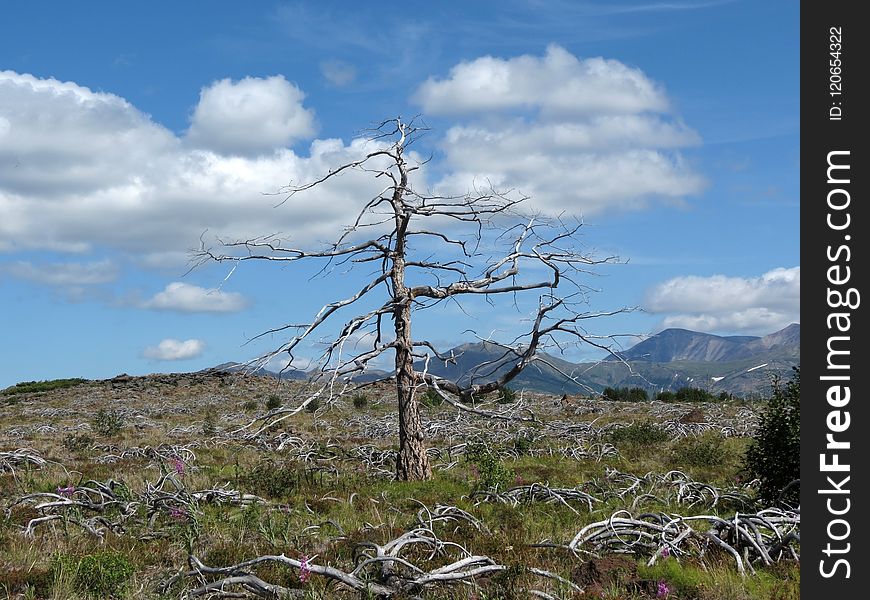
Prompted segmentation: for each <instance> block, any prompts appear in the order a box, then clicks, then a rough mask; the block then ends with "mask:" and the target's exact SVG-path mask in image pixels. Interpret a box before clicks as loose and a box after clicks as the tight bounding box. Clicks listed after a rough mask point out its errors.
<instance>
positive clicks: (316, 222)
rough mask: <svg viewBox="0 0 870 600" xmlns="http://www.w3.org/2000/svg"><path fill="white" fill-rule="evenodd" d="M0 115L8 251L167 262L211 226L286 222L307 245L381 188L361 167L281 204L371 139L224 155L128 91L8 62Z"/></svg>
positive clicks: (281, 227)
mask: <svg viewBox="0 0 870 600" xmlns="http://www.w3.org/2000/svg"><path fill="white" fill-rule="evenodd" d="M281 85H283V84H281ZM287 85H289V84H287ZM279 87H280V86H279ZM294 89H295V88H294ZM0 117H2V119H3V120H4V121H3V122H4V123H7V124H8V126H4V129H3V133H0V135H2V141H0V214H2V215H3V218H2V219H0V252H3V251H7V252H10V251H19V250H32V249H39V250H56V251H65V252H86V251H89V250H92V249H95V248H109V249H113V250H120V251H122V252H124V253H126V254H128V255H132V256H135V257H136V259H137V261H139V262H140V263H141V264H144V265H149V264H152V265H157V264H160V265H163V266H166V265H167V261H170V262H171V261H173V260H178V259H182V261H181V262H182V263H183V259H185V258H186V257H187V256H188V254H187V252H188V251H189V249H190V248H192V247H196V246H198V245H199V237H200V235H202V234H203V232H205V231H208V234H207V236H206V242H207V243H208V242H209V241H211V240H212V239H213V237H214V236H223V237H224V238H228V239H247V238H253V237H257V236H261V235H264V234H268V233H278V234H281V236H282V238H283V239H285V240H289V241H290V243H292V244H295V245H307V244H312V243H318V242H323V241H330V240H332V239H333V238H334V237H335V234H336V232H337V231H339V230H340V227H341V226H342V225H345V224H347V220H348V215H350V214H355V211H356V210H358V209H359V207H360V198H364V197H372V196H374V195H375V194H377V193H378V192H379V191H380V189H381V184H380V181H374V180H373V178H372V177H371V176H370V175H369V174H367V173H361V172H358V171H352V172H348V173H346V174H343V175H342V176H341V177H338V178H336V179H334V180H333V181H332V182H330V184H328V185H325V186H319V187H318V188H317V189H313V190H311V191H310V192H307V193H306V194H305V195H304V197H302V196H299V197H297V198H294V199H293V200H291V201H290V202H287V203H285V204H284V205H283V206H281V207H280V208H275V205H276V204H277V203H278V202H279V201H280V200H281V199H282V197H280V196H278V197H276V196H269V195H264V192H265V193H268V192H274V191H276V190H278V189H280V188H281V187H282V186H285V185H287V184H288V183H289V182H291V181H292V182H295V183H300V182H308V181H312V180H314V179H317V178H319V177H321V176H322V175H323V174H324V173H326V172H327V171H328V170H329V169H331V168H334V167H336V166H337V165H339V164H343V163H345V162H349V161H351V160H354V159H357V158H359V156H360V155H361V153H365V152H367V151H370V150H371V149H372V148H373V147H374V145H373V144H371V143H370V142H367V141H365V140H354V141H352V142H350V143H348V144H345V143H344V142H342V141H341V140H337V139H327V140H315V141H314V142H312V143H311V145H310V148H309V151H308V153H307V154H306V155H301V154H297V153H295V152H294V151H292V150H289V149H281V150H276V151H275V152H274V153H272V154H269V155H263V156H258V157H245V156H224V155H221V154H218V153H215V152H211V151H205V150H197V149H191V148H190V147H188V145H186V144H185V143H184V141H183V140H181V139H179V138H178V137H177V136H176V135H174V134H173V133H172V132H170V131H169V130H167V129H166V128H164V127H163V126H161V125H159V124H157V123H155V122H153V121H152V120H151V119H150V118H149V117H148V116H147V115H144V114H143V113H141V112H139V111H138V110H137V109H136V108H135V107H133V106H132V105H130V104H129V103H128V102H126V101H125V100H123V99H122V98H119V97H117V96H114V95H112V94H107V93H98V92H92V91H91V90H89V89H87V88H85V87H82V86H79V85H76V84H75V83H63V82H60V81H57V80H55V79H38V78H36V77H33V76H31V75H19V74H17V73H14V72H11V71H2V72H0Z"/></svg>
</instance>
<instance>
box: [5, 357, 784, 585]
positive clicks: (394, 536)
mask: <svg viewBox="0 0 870 600" xmlns="http://www.w3.org/2000/svg"><path fill="white" fill-rule="evenodd" d="M301 385H302V384H299V383H295V384H281V385H280V386H279V385H278V384H276V383H275V381H274V380H270V379H265V378H258V377H250V376H242V375H217V374H215V375H177V376H149V377H147V378H132V377H119V378H116V379H115V380H108V381H104V382H78V381H76V382H75V384H74V385H57V386H53V385H51V384H47V385H44V386H42V387H39V386H36V387H34V385H30V387H29V388H28V389H27V390H25V391H20V390H19V391H17V392H16V393H10V394H5V395H0V506H2V507H3V509H4V513H3V518H2V520H0V598H55V599H62V598H63V599H67V598H110V597H117V598H192V597H204V598H208V597H212V598H218V597H225V598H231V597H232V598H238V597H258V596H259V597H276V598H277V597H288V598H311V599H314V598H360V597H362V598H377V597H393V598H427V599H436V598H444V599H447V598H476V599H478V600H484V599H487V600H494V599H505V600H506V599H510V598H529V597H539V598H606V599H616V598H626V599H627V598H665V597H666V598H672V599H692V598H694V599H699V600H719V599H721V600H726V599H728V600H741V599H762V598H769V599H782V600H786V599H790V598H798V597H799V589H798V588H799V580H800V568H799V564H798V562H797V561H796V560H794V557H795V556H796V554H795V553H796V552H797V551H798V548H797V546H796V545H795V544H794V543H793V542H790V541H789V540H784V543H782V544H780V545H779V547H776V546H777V544H776V543H775V541H774V543H773V546H774V547H775V550H776V552H772V551H768V550H769V549H770V546H768V550H764V549H762V553H761V554H758V552H757V550H756V547H755V545H754V544H753V543H752V542H751V541H747V540H744V541H741V540H740V539H736V538H734V539H731V538H729V537H728V534H727V531H728V530H727V526H729V525H730V523H731V522H732V521H734V522H737V521H738V519H741V518H742V519H746V518H747V515H753V514H756V513H758V512H759V511H760V510H762V509H764V508H767V507H764V506H758V505H757V504H756V501H755V497H754V489H753V486H752V484H751V482H746V481H745V480H744V478H742V476H741V472H740V471H741V462H742V455H743V452H744V451H745V448H746V446H747V443H748V436H749V435H750V434H751V433H752V431H753V428H754V427H755V424H756V423H757V410H758V408H759V406H758V405H757V404H745V403H739V402H731V403H725V404H703V405H680V404H662V403H653V402H647V403H641V404H631V403H617V402H604V401H596V400H589V399H569V401H567V402H560V401H559V399H558V398H555V397H549V396H544V395H537V394H524V395H523V398H522V402H524V403H525V405H526V406H527V407H530V408H533V409H534V411H535V413H536V415H537V416H538V420H537V421H536V422H534V423H517V422H503V421H490V420H485V419H480V418H476V417H471V416H467V415H459V414H458V413H457V412H456V411H455V409H451V408H449V407H447V406H427V407H425V408H424V417H425V427H426V431H427V433H428V435H429V440H428V443H429V446H430V449H431V458H432V463H433V466H434V471H435V477H434V478H433V479H432V480H431V481H427V482H414V483H406V482H394V481H392V480H391V477H390V473H391V470H392V459H393V456H394V454H393V452H394V443H395V441H394V440H395V436H396V434H395V431H396V427H397V426H396V417H395V414H394V411H393V405H392V403H391V401H390V390H389V388H388V387H385V388H379V389H369V390H367V391H365V392H363V395H361V396H358V397H357V398H356V399H352V398H347V399H346V400H342V401H340V402H339V403H337V404H335V405H333V406H322V407H320V408H319V409H317V410H316V411H304V412H301V413H300V414H298V415H295V416H293V417H291V418H288V419H285V420H283V421H281V423H280V424H278V425H277V426H274V427H272V428H268V429H267V430H266V431H264V432H263V433H262V434H260V435H259V436H256V437H255V438H252V437H251V436H250V435H249V434H250V432H251V431H253V430H255V429H256V427H250V428H247V429H242V430H240V428H241V427H243V426H245V425H247V424H248V423H251V422H253V421H255V420H256V419H257V418H259V417H262V416H263V415H265V414H267V413H268V412H269V411H270V410H273V411H274V410H275V409H276V407H278V406H281V405H286V406H290V405H292V404H293V402H294V400H295V399H296V398H297V397H298V395H299V394H300V393H301V389H300V388H301ZM506 407H507V405H499V404H496V403H495V401H493V404H492V405H491V406H489V407H488V408H489V409H490V410H499V409H505V408H506ZM735 514H736V515H738V519H735ZM763 514H766V515H767V517H766V518H767V519H769V520H773V519H774V518H779V517H777V516H776V515H774V516H771V514H773V513H763ZM675 515H679V516H680V517H693V516H697V517H700V518H698V519H694V520H682V519H677V518H675ZM788 518H791V517H788ZM620 519H623V520H624V521H625V523H626V524H625V525H624V526H623V525H620V524H621V523H623V521H620ZM638 522H639V523H640V524H638ZM596 523H597V524H598V525H596ZM590 525H591V526H592V527H591V528H589V529H587V530H586V533H585V534H583V535H578V534H581V533H583V530H584V528H586V527H587V526H590ZM620 527H622V528H620ZM689 527H690V528H691V529H690V530H687V528H689ZM717 527H719V528H720V530H717V529H716V528H717ZM752 527H753V528H754V529H753V530H752V531H753V532H755V533H757V536H758V538H757V539H758V540H761V539H764V540H766V541H768V542H769V538H771V537H773V538H776V535H777V534H776V533H771V531H768V530H766V529H764V526H763V525H758V524H756V525H752ZM783 527H784V528H785V529H788V526H783ZM791 528H792V529H793V528H794V526H791ZM716 531H721V532H724V533H717V535H718V536H719V537H717V538H716V539H721V540H724V541H725V542H726V543H727V544H726V545H728V546H729V547H732V548H736V549H737V554H736V556H735V555H733V554H732V553H731V552H730V551H729V550H728V549H727V548H725V547H723V546H721V545H719V544H717V543H715V541H714V540H712V539H711V535H710V532H716ZM650 532H652V533H650ZM755 533H753V535H755ZM680 534H682V537H680ZM780 534H781V532H780ZM735 535H736V534H735ZM765 552H766V553H767V554H768V556H766V557H765V556H763V555H764V554H765ZM270 557H271V558H270ZM258 559H259V560H258ZM245 561H254V562H253V563H252V564H250V565H244V564H242V565H240V563H245ZM765 563H769V564H765ZM741 565H742V567H743V569H744V570H745V574H744V575H741V573H740V572H739V568H740V566H741ZM228 567H233V568H232V569H228ZM330 569H332V570H330ZM342 578H344V580H342Z"/></svg>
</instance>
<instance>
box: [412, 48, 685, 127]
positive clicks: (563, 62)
mask: <svg viewBox="0 0 870 600" xmlns="http://www.w3.org/2000/svg"><path fill="white" fill-rule="evenodd" d="M414 99H415V100H416V101H417V102H418V103H419V104H421V105H422V106H423V109H424V110H425V111H426V112H427V113H430V114H443V115H463V114H468V113H483V112H489V111H493V110H505V109H515V108H534V109H540V110H541V112H543V113H544V114H545V115H546V116H549V117H556V116H566V115H601V114H633V113H642V112H648V111H651V112H661V111H664V110H666V109H667V107H668V101H667V97H666V96H665V94H664V93H663V92H662V90H661V89H660V88H659V86H657V85H656V84H655V83H653V82H652V81H650V80H649V79H648V78H647V77H646V75H644V74H643V72H641V71H640V70H639V69H635V68H631V67H628V66H626V65H625V64H623V63H621V62H619V61H618V60H606V59H604V58H589V59H585V60H581V59H579V58H577V57H576V56H574V55H573V54H571V53H570V52H568V51H567V50H565V49H564V48H562V47H561V46H556V45H551V46H549V47H548V48H547V52H546V54H545V55H544V56H543V57H537V56H530V55H523V56H519V57H516V58H511V59H502V58H496V57H492V56H484V57H482V58H478V59H476V60H473V61H470V62H463V63H460V64H458V65H456V66H455V67H453V68H452V69H451V70H450V77H448V78H447V79H437V78H429V79H428V80H426V82H425V83H423V85H421V86H420V88H419V89H418V90H417V92H416V93H415V95H414Z"/></svg>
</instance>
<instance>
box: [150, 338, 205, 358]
mask: <svg viewBox="0 0 870 600" xmlns="http://www.w3.org/2000/svg"><path fill="white" fill-rule="evenodd" d="M203 350H205V342H203V341H202V340H195V339H193V340H185V341H183V342H182V341H181V340H175V339H172V338H166V339H165V340H162V341H161V342H160V343H159V344H157V345H156V346H148V347H147V348H145V350H143V351H142V356H143V357H145V358H150V359H152V360H189V359H191V358H197V357H198V356H200V355H201V354H202V352H203Z"/></svg>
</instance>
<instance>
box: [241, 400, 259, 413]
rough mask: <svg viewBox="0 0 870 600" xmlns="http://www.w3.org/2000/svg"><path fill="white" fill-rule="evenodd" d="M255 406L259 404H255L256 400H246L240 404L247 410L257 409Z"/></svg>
mask: <svg viewBox="0 0 870 600" xmlns="http://www.w3.org/2000/svg"><path fill="white" fill-rule="evenodd" d="M257 406H259V405H258V404H257V401H256V400H248V401H247V402H245V403H244V404H242V408H243V409H244V410H246V411H248V412H250V411H252V410H257Z"/></svg>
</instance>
